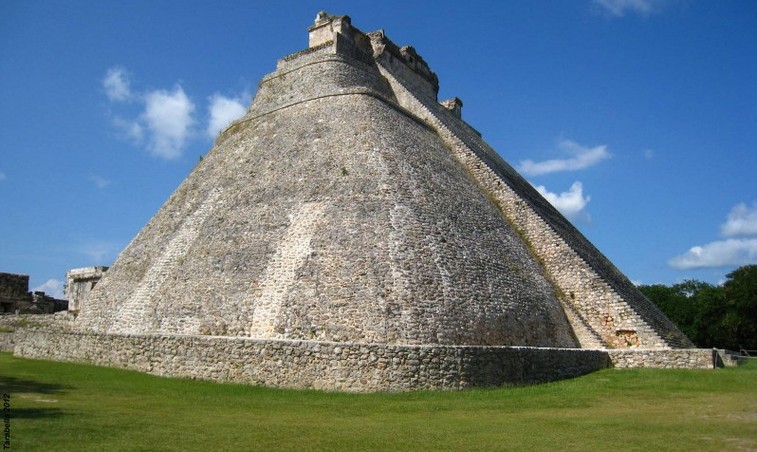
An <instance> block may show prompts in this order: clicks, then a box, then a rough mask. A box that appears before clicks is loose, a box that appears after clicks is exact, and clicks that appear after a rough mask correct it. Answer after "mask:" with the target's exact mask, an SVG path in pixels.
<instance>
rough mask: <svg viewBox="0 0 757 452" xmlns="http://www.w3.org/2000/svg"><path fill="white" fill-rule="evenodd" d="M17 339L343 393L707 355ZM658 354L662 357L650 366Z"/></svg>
mask: <svg viewBox="0 0 757 452" xmlns="http://www.w3.org/2000/svg"><path fill="white" fill-rule="evenodd" d="M14 342H15V346H14V354H15V355H16V356H20V357H25V358H35V359H49V360H54V361H68V362H77V363H88V364H94V365H99V366H106V367H115V368H122V369H128V370H135V371H139V372H146V373H149V374H153V375H159V376H164V377H177V378H190V379H201V380H211V381H218V382H229V383H242V384H252V385H263V386H270V387H279V388H293V389H318V390H326V391H348V392H379V391H391V392H397V391H413V390H459V389H465V388H471V387H495V386H508V385H524V384H536V383H543V382H548V381H554V380H559V379H564V378H571V377H576V376H579V375H583V374H587V373H590V372H594V371H596V370H599V369H604V368H608V367H682V366H674V365H671V364H670V362H671V360H672V362H674V363H679V362H688V363H695V364H696V365H695V366H690V367H699V368H703V367H705V366H704V361H703V357H704V351H707V352H709V353H710V355H709V356H710V360H711V359H712V351H711V350H696V349H688V350H587V349H569V348H543V347H502V346H449V345H396V344H362V343H342V342H321V341H305V340H264V339H253V338H244V337H219V336H189V335H187V336H183V335H149V334H101V333H72V332H56V331H44V330H25V331H18V332H17V333H16V338H15V341H14ZM663 356H678V357H679V358H676V359H672V358H667V359H666V358H663ZM683 356H688V357H689V358H686V359H684V358H681V357H683ZM693 357H696V359H694V358H693ZM658 362H659V363H663V365H654V364H655V363H658ZM710 367H712V366H711V363H710Z"/></svg>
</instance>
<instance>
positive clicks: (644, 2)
mask: <svg viewBox="0 0 757 452" xmlns="http://www.w3.org/2000/svg"><path fill="white" fill-rule="evenodd" d="M659 3H660V0H594V4H595V5H599V6H600V7H602V8H603V9H604V11H605V12H606V13H608V14H609V15H611V16H614V17H623V16H625V15H626V13H635V14H640V15H642V16H647V15H649V14H651V13H652V12H654V10H655V6H656V4H659Z"/></svg>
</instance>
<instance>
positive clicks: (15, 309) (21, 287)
mask: <svg viewBox="0 0 757 452" xmlns="http://www.w3.org/2000/svg"><path fill="white" fill-rule="evenodd" d="M67 308H68V302H67V301H66V300H60V299H57V298H54V297H51V296H49V295H47V294H45V293H44V292H40V291H34V292H29V275H18V274H15V273H0V313H4V314H9V313H22V314H52V313H54V312H58V311H64V310H66V309H67Z"/></svg>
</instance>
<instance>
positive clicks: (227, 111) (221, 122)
mask: <svg viewBox="0 0 757 452" xmlns="http://www.w3.org/2000/svg"><path fill="white" fill-rule="evenodd" d="M242 98H243V97H240V98H236V99H232V98H228V97H225V96H222V95H220V94H218V93H216V94H213V95H212V96H211V97H210V98H209V99H208V102H209V105H208V111H209V115H210V119H209V120H208V128H207V129H206V130H205V132H206V133H207V134H208V136H209V137H211V138H215V137H216V136H218V134H219V133H220V132H221V131H222V130H223V129H225V128H226V127H227V126H228V125H229V124H231V122H232V121H234V120H236V119H238V118H240V117H242V116H243V115H244V114H245V113H246V112H247V108H246V107H245V105H244V104H243V103H242Z"/></svg>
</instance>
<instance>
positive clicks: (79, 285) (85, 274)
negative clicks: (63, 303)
mask: <svg viewBox="0 0 757 452" xmlns="http://www.w3.org/2000/svg"><path fill="white" fill-rule="evenodd" d="M107 270H108V267H103V266H98V267H83V268H72V269H71V270H69V271H67V272H66V300H68V310H69V311H77V312H78V311H79V310H80V309H81V306H82V305H83V304H84V303H86V301H87V297H89V293H90V292H92V289H94V288H95V286H96V285H97V283H98V282H99V281H100V278H102V277H103V274H105V272H106V271H107Z"/></svg>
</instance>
